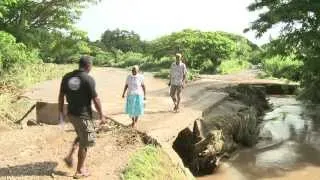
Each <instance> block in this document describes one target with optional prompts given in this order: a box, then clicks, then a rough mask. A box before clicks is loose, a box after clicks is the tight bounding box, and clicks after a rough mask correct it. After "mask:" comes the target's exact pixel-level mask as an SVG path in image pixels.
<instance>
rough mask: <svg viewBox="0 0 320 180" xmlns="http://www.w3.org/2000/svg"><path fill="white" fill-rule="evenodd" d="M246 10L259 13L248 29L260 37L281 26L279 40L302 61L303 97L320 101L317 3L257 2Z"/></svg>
mask: <svg viewBox="0 0 320 180" xmlns="http://www.w3.org/2000/svg"><path fill="white" fill-rule="evenodd" d="M248 9H249V10H250V11H259V12H260V15H259V18H258V19H257V20H256V21H254V22H253V23H252V25H251V26H250V28H249V29H247V30H253V31H255V32H256V35H257V36H258V37H259V36H262V35H263V34H264V33H265V32H267V31H268V30H269V29H271V28H272V27H274V26H281V27H282V28H281V35H280V38H279V41H280V42H281V44H283V45H284V46H282V47H284V49H285V50H286V51H289V52H292V53H294V54H295V55H296V57H297V58H298V59H300V60H302V61H303V70H302V79H301V85H302V86H303V87H304V92H303V93H302V97H304V98H307V99H310V100H311V101H314V102H319V101H320V92H319V88H320V62H319V60H320V31H319V29H320V2H319V1H318V0H287V1H270V0H256V1H255V2H254V3H252V4H251V5H250V6H249V7H248Z"/></svg>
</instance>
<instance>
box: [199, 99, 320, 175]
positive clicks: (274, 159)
mask: <svg viewBox="0 0 320 180" xmlns="http://www.w3.org/2000/svg"><path fill="white" fill-rule="evenodd" d="M268 98H269V102H270V104H272V110H271V111H270V112H267V113H266V114H265V116H264V119H263V122H262V123H261V131H260V140H259V143H258V144H257V145H256V146H255V147H252V148H243V149H241V150H239V151H238V152H237V153H236V154H235V155H234V156H232V157H231V158H230V159H229V160H228V162H227V163H225V164H224V165H222V167H221V168H220V169H219V170H218V171H217V172H216V173H215V174H213V175H210V176H206V177H201V178H197V179H199V180H213V179H218V180H256V179H283V180H284V179H286V180H298V179H299V180H301V179H305V180H320V154H319V152H320V106H316V105H306V104H303V103H302V102H300V101H298V100H296V99H295V97H294V96H270V97H268Z"/></svg>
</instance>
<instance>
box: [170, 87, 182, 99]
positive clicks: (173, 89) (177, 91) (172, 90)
mask: <svg viewBox="0 0 320 180" xmlns="http://www.w3.org/2000/svg"><path fill="white" fill-rule="evenodd" d="M181 91H182V86H177V85H171V87H170V96H171V97H175V95H176V94H177V95H178V96H179V95H180V94H181Z"/></svg>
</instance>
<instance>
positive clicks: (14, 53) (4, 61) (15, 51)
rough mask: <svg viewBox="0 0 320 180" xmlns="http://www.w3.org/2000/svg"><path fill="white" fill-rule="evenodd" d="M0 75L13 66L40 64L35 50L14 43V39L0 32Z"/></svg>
mask: <svg viewBox="0 0 320 180" xmlns="http://www.w3.org/2000/svg"><path fill="white" fill-rule="evenodd" d="M0 47H1V48H0V75H1V74H2V73H3V72H6V71H9V70H10V69H11V68H12V67H13V66H15V65H17V64H19V65H25V64H28V63H35V62H41V60H40V59H39V57H38V52H37V51H36V50H32V49H28V48H27V47H26V46H25V45H24V44H22V43H16V39H15V37H13V36H12V35H11V34H8V33H6V32H3V31H0Z"/></svg>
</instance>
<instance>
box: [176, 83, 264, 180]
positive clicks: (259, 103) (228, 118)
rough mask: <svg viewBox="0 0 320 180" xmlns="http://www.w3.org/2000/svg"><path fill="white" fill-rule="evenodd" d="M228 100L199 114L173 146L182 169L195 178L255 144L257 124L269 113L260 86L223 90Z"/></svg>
mask: <svg viewBox="0 0 320 180" xmlns="http://www.w3.org/2000/svg"><path fill="white" fill-rule="evenodd" d="M225 90H226V91H227V92H228V93H229V97H228V98H227V99H226V100H225V101H223V102H222V103H220V104H218V105H217V106H215V107H214V108H211V109H209V110H207V111H206V112H204V113H203V117H202V118H201V119H198V120H196V121H195V122H194V126H193V128H192V129H191V128H189V127H188V128H185V129H184V130H182V131H181V132H180V133H179V134H178V137H177V138H176V140H175V141H174V143H173V148H174V149H175V151H176V152H177V153H178V154H179V156H180V157H181V158H182V160H183V162H184V165H185V166H186V167H188V168H189V169H190V170H191V172H192V173H193V174H194V175H195V176H201V175H206V174H211V173H212V172H213V171H214V170H215V169H216V168H217V167H218V165H219V161H220V159H221V158H222V157H228V154H229V153H232V152H234V151H235V150H236V149H237V148H238V147H239V146H252V145H254V144H255V143H256V142H257V140H258V133H259V128H258V124H259V122H260V121H261V117H262V115H263V114H264V111H265V110H267V109H269V105H268V102H267V100H266V93H265V92H266V91H265V89H264V88H262V87H261V86H254V85H239V86H236V87H230V88H226V89H225Z"/></svg>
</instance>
